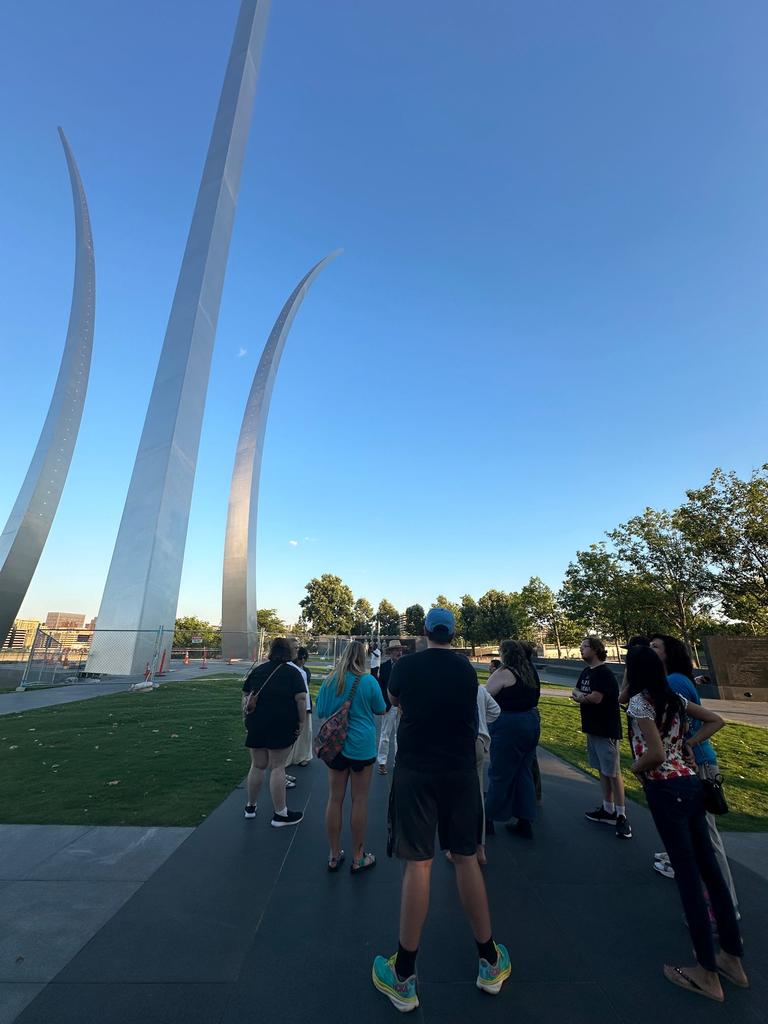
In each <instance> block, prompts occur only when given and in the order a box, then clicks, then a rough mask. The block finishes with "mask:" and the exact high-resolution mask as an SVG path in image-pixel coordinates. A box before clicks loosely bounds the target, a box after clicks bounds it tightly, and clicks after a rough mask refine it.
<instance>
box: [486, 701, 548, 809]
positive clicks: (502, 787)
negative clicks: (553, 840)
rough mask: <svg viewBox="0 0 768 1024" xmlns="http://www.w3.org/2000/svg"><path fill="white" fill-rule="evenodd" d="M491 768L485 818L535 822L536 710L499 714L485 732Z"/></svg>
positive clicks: (537, 714)
mask: <svg viewBox="0 0 768 1024" xmlns="http://www.w3.org/2000/svg"><path fill="white" fill-rule="evenodd" d="M488 731H489V732H490V734H491V764H490V767H489V769H488V796H487V798H486V801H485V816H486V818H487V819H488V820H490V821H508V820H509V819H510V818H522V819H523V820H524V821H534V820H535V819H536V786H535V783H534V780H533V762H534V758H535V757H536V745H537V743H538V742H539V735H540V733H541V720H540V718H539V712H538V709H537V708H531V709H530V710H529V711H510V712H502V713H501V714H500V715H499V717H498V718H497V719H496V721H495V722H493V723H492V724H491V726H490V728H489V730H488Z"/></svg>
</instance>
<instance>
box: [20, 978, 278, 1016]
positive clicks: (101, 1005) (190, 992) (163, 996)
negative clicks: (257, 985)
mask: <svg viewBox="0 0 768 1024" xmlns="http://www.w3.org/2000/svg"><path fill="white" fill-rule="evenodd" d="M227 997H228V992H227V988H226V986H224V985H205V984H188V985H98V984H94V985H62V984H53V985H49V986H48V987H47V988H46V989H45V991H44V992H43V993H42V995H40V996H39V997H38V998H37V999H36V1000H35V1002H34V1003H33V1005H32V1006H30V1007H29V1008H28V1009H27V1010H26V1012H25V1013H24V1016H23V1020H24V1021H25V1024H37V1022H39V1024H111V1022H112V1021H120V1022H121V1024H217V1022H218V1021H220V1020H221V1017H222V1014H223V1013H224V1010H225V1008H226V1004H227ZM253 1016H254V1015H253V1013H252V1016H251V1020H253ZM259 1019H260V1020H262V1021H266V1020H267V1019H268V1018H265V1017H262V1016H261V1015H259Z"/></svg>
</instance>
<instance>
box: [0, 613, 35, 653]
mask: <svg viewBox="0 0 768 1024" xmlns="http://www.w3.org/2000/svg"><path fill="white" fill-rule="evenodd" d="M39 625H40V623H39V621H38V620H37V619H16V621H15V622H14V624H13V625H12V626H11V631H10V633H9V634H8V636H7V637H6V638H5V641H4V642H3V647H2V649H3V651H23V650H25V649H28V648H30V647H31V646H32V641H33V640H34V639H35V633H37V627H38V626H39Z"/></svg>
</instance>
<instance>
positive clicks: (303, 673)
mask: <svg viewBox="0 0 768 1024" xmlns="http://www.w3.org/2000/svg"><path fill="white" fill-rule="evenodd" d="M291 664H292V665H293V667H294V668H295V669H296V671H297V672H300V673H301V678H302V679H303V680H304V689H305V690H306V691H307V711H309V709H310V708H311V707H312V701H311V700H310V696H309V683H308V682H307V673H306V672H305V671H304V669H303V668H301V667H300V666H299V665H297V664H296V663H295V662H293V661H292V662H291Z"/></svg>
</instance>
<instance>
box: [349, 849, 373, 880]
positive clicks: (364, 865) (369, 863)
mask: <svg viewBox="0 0 768 1024" xmlns="http://www.w3.org/2000/svg"><path fill="white" fill-rule="evenodd" d="M375 867H376V858H375V856H374V855H373V854H372V853H364V854H363V856H362V857H358V858H356V859H354V860H353V861H352V863H351V864H350V865H349V870H350V872H351V874H353V875H359V874H360V872H361V871H370V869H371V868H375Z"/></svg>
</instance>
